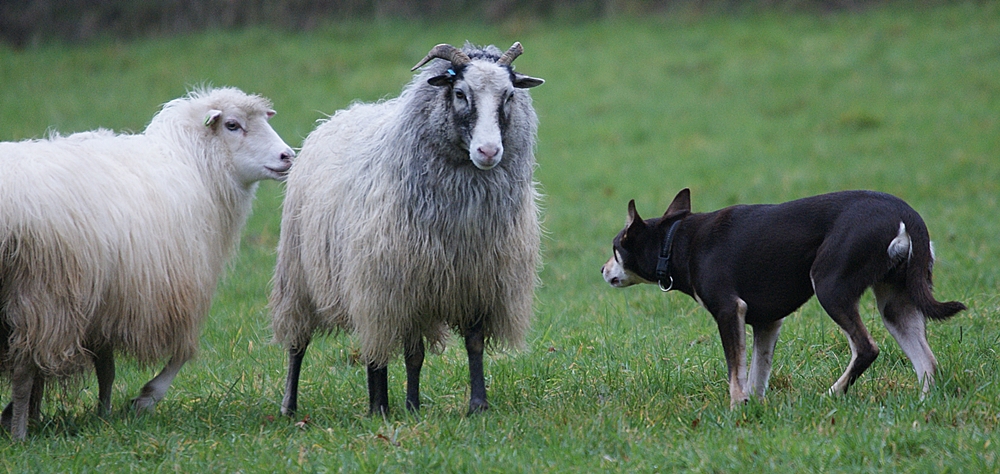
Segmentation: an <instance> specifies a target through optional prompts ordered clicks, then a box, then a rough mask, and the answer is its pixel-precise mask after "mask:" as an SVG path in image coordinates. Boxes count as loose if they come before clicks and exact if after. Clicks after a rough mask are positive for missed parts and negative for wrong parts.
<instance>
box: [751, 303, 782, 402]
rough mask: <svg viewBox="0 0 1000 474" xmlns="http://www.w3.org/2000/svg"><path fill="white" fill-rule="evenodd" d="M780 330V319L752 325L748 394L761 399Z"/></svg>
mask: <svg viewBox="0 0 1000 474" xmlns="http://www.w3.org/2000/svg"><path fill="white" fill-rule="evenodd" d="M780 332H781V320H780V319H779V320H777V321H774V322H771V323H770V324H758V325H756V326H754V327H753V356H752V358H751V359H750V387H749V389H747V392H748V394H753V395H755V396H756V397H757V398H760V399H763V398H764V392H766V391H767V380H768V379H769V378H770V377H771V362H772V361H773V360H774V346H775V344H777V343H778V333H780Z"/></svg>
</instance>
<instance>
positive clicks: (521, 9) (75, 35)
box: [0, 0, 933, 48]
mask: <svg viewBox="0 0 1000 474" xmlns="http://www.w3.org/2000/svg"><path fill="white" fill-rule="evenodd" d="M928 1H933V0H924V1H918V2H916V3H927V2H928ZM876 3H885V1H884V0H883V1H879V0H757V1H752V0H747V1H741V0H425V1H416V0H340V1H322V0H152V1H149V0H0V41H4V42H6V43H8V44H10V45H12V46H14V47H17V48H23V47H27V46H31V45H36V44H39V43H42V42H46V41H53V40H55V41H64V42H70V43H76V42H83V41H89V40H93V39H96V38H102V37H105V38H106V37H111V38H122V39H128V38H134V37H139V36H149V35H170V34H177V33H185V32H189V31H196V30H203V29H206V28H234V27H243V26H253V25H265V26H271V27H275V28H283V29H289V30H292V29H309V28H313V27H315V26H317V25H319V24H322V23H323V22H327V21H331V20H337V19H347V18H354V19H359V18H360V19H368V18H370V19H375V18H411V19H421V20H428V21H435V20H442V19H462V20H468V19H477V18H478V19H480V20H482V21H487V22H493V21H501V20H504V19H508V18H513V17H533V18H540V19H562V20H570V21H579V20H590V19H597V18H602V17H607V16H614V15H622V14H654V13H655V14H667V15H669V14H671V13H676V12H680V11H683V12H688V13H690V12H694V13H712V12H741V11H747V10H755V9H782V10H814V11H817V12H824V11H831V10H843V9H852V10H853V9H863V8H865V7H867V6H869V5H872V4H876Z"/></svg>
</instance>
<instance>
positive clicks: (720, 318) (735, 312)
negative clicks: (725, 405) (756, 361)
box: [713, 298, 747, 408]
mask: <svg viewBox="0 0 1000 474" xmlns="http://www.w3.org/2000/svg"><path fill="white" fill-rule="evenodd" d="M713 314H714V315H715V318H716V322H717V323H718V325H719V336H720V337H721V338H722V350H723V352H724V353H725V356H726V368H727V369H728V371H729V407H730V408H736V407H738V406H740V405H742V404H743V403H746V401H747V390H746V386H747V349H746V347H747V343H746V341H747V333H746V314H747V304H746V302H745V301H743V300H741V299H739V298H736V299H735V301H734V302H733V304H731V306H728V307H725V308H723V309H721V310H719V311H718V312H716V313H713Z"/></svg>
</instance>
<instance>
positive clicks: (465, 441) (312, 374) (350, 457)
mask: <svg viewBox="0 0 1000 474" xmlns="http://www.w3.org/2000/svg"><path fill="white" fill-rule="evenodd" d="M998 13H1000V11H998V7H997V6H996V5H994V4H989V3H981V2H971V3H964V2H959V3H955V4H950V5H944V6H936V7H926V8H925V7H921V8H912V7H910V6H904V5H899V6H894V5H888V6H883V7H879V8H875V9H872V10H869V11H866V12H864V13H849V12H840V13H832V14H827V15H808V14H795V13H765V12H757V13H751V14H744V15H704V16H702V15H697V14H695V13H690V14H685V15H683V16H677V17H670V16H663V17H656V16H654V17H648V18H631V17H620V18H614V19H608V20H602V21H595V22H585V23H568V22H559V21H552V22H540V21H535V20H530V21H529V20H509V21H507V22H505V23H503V24H500V25H483V24H475V23H448V24H444V23H442V24H433V23H420V24H410V23H404V22H397V21H385V22H376V23H361V22H341V23H334V24H330V25H328V26H326V27H323V28H319V29H316V30H313V31H310V32H307V33H302V34H290V33H284V32H273V31H268V30H266V29H246V30H241V31H214V32H207V33H203V34H196V35H190V36H182V37H177V38H163V39H149V40H142V41H136V42H130V43H117V42H106V43H98V44H93V45H88V46H85V47H65V46H41V47H38V48H35V49H30V50H26V51H13V50H10V49H6V47H4V46H0V84H2V87H0V139H2V140H20V139H25V138H31V137H42V136H45V134H46V133H47V132H46V131H47V130H50V129H51V130H55V131H59V132H62V133H70V132H74V131H80V130H86V129H92V128H96V127H105V128H112V129H116V130H133V131H139V130H141V129H142V128H143V127H144V126H145V124H146V123H147V122H148V120H149V118H150V117H151V116H152V114H153V113H154V112H155V111H156V109H157V107H158V106H159V104H162V103H164V102H166V101H168V100H170V99H172V98H174V97H177V96H180V95H182V94H183V93H184V92H185V88H187V87H189V86H191V85H197V84H202V83H211V84H215V85H232V86H237V87H240V88H242V89H244V90H247V91H250V92H255V93H260V94H262V95H265V96H267V97H269V98H271V99H272V100H273V101H274V104H275V108H276V109H277V111H278V115H277V116H276V117H275V118H274V119H273V120H272V124H273V125H274V127H275V129H276V130H277V131H278V132H279V134H281V135H282V137H284V138H285V140H286V141H288V142H289V143H290V144H292V145H293V146H298V145H299V144H300V143H301V140H302V138H303V137H305V135H307V134H308V133H309V131H310V130H312V128H313V127H314V126H315V121H316V120H318V119H322V118H323V117H325V116H326V115H327V114H331V113H333V112H334V111H336V110H337V109H339V108H342V107H345V106H347V105H348V104H350V103H351V102H352V101H355V100H366V101H368V100H379V99H381V98H385V97H391V96H395V95H396V94H398V93H399V90H400V89H401V88H402V86H403V84H404V83H405V82H406V81H408V80H409V78H410V77H411V75H410V72H409V68H410V66H412V65H413V63H415V62H416V61H417V60H418V59H419V58H421V57H423V55H424V54H425V53H426V51H427V50H428V49H429V48H430V47H431V46H433V45H434V44H437V43H440V42H450V43H452V44H460V43H462V42H463V41H465V40H467V39H468V40H471V41H473V42H476V43H495V44H498V45H500V46H501V47H504V46H506V45H509V44H510V43H512V42H513V41H515V40H518V41H521V42H522V43H523V44H524V46H525V49H526V53H525V54H524V56H522V57H521V58H519V59H518V60H517V67H518V70H520V71H524V72H525V73H528V74H531V75H535V76H538V77H542V78H545V79H546V81H547V82H546V83H545V85H544V86H542V87H540V88H537V89H534V90H533V91H532V95H533V97H534V100H535V105H536V108H537V110H538V114H539V117H540V120H541V125H540V130H539V141H538V153H537V156H538V160H539V167H538V170H537V174H536V177H537V179H538V180H539V181H540V182H541V185H542V188H543V190H544V192H545V194H546V196H545V199H544V209H545V212H544V214H545V228H546V237H545V240H544V260H545V266H544V269H543V271H542V275H541V276H542V281H543V284H542V286H541V287H540V288H539V290H538V293H537V298H536V302H537V304H536V315H535V321H534V325H533V330H532V332H531V333H530V335H529V339H528V343H527V348H526V349H525V350H524V351H522V352H514V353H498V354H491V355H490V357H489V358H488V360H487V361H486V365H487V367H486V372H487V384H488V390H489V396H490V402H491V410H490V411H489V412H488V413H485V414H483V415H480V416H473V417H466V416H465V409H466V405H467V399H468V394H467V391H468V389H467V384H468V382H467V380H468V375H467V368H466V359H465V355H464V353H463V351H462V350H461V349H460V346H461V344H454V343H453V344H451V345H450V346H449V347H448V348H447V349H446V350H445V351H444V353H442V354H440V355H429V357H428V358H427V361H426V368H425V370H424V372H423V374H424V379H423V382H422V387H421V388H422V389H423V393H422V397H423V400H422V403H423V407H424V408H423V410H422V412H421V413H420V414H419V415H411V414H408V413H406V412H405V411H404V410H403V409H402V400H403V380H404V379H405V376H404V375H405V374H404V371H403V368H402V364H401V363H399V362H398V361H397V362H396V363H395V364H393V365H392V366H390V384H391V388H390V402H391V404H392V408H393V411H392V412H391V413H390V414H389V416H388V417H387V418H385V419H382V418H369V417H367V416H365V412H366V409H367V399H366V396H367V393H366V391H365V373H364V369H363V367H359V366H357V365H356V364H353V363H352V355H351V354H352V353H353V351H354V350H355V349H356V346H355V344H354V341H353V340H352V339H351V338H350V337H349V336H345V335H337V336H331V337H326V338H319V339H317V340H316V341H315V342H314V343H313V344H312V345H311V346H310V349H309V353H308V354H307V356H306V362H305V367H304V371H303V375H302V385H301V387H300V397H301V398H300V414H299V416H297V417H296V418H295V419H285V418H283V417H281V416H280V415H279V414H278V408H279V404H280V399H281V395H282V390H283V384H284V376H285V372H284V371H285V363H286V360H285V354H284V353H283V351H282V350H281V349H280V348H279V347H276V346H275V345H273V344H271V343H270V338H271V335H270V332H269V329H268V312H267V294H268V292H269V279H270V277H271V271H272V268H273V265H274V247H275V245H276V243H277V238H278V235H279V222H280V210H281V199H282V193H283V188H282V185H281V184H278V183H265V184H264V185H262V186H261V188H260V190H259V193H258V199H257V202H256V203H255V208H254V209H255V210H254V215H253V216H252V217H251V219H250V221H249V223H248V224H247V227H246V229H245V232H244V236H243V240H242V244H241V246H240V249H239V253H238V254H237V255H236V256H235V257H234V258H233V261H232V263H231V265H230V269H229V271H228V273H227V276H226V277H225V279H224V280H223V281H222V283H221V284H220V286H219V289H218V294H217V297H216V300H215V302H214V305H213V308H212V313H211V315H210V317H209V320H208V322H207V323H206V325H205V327H204V330H203V336H202V346H201V347H202V350H201V354H200V357H199V358H198V359H196V360H195V361H192V362H191V363H190V364H188V366H186V367H185V368H184V370H183V371H182V372H181V374H180V376H179V377H178V378H177V379H176V380H175V382H174V385H173V387H172V388H171V390H170V391H169V392H168V394H167V397H166V399H165V400H163V401H162V402H161V403H160V404H159V406H158V407H157V409H156V411H155V412H154V413H152V414H149V415H146V416H138V417H136V416H133V415H131V414H129V413H128V412H127V410H125V406H126V405H127V402H128V400H129V399H130V398H131V397H133V396H134V395H135V393H136V392H137V390H138V389H139V387H141V385H142V384H143V383H144V382H145V381H147V380H148V379H149V378H151V377H152V376H153V375H154V374H155V371H156V369H157V368H155V367H154V368H141V367H136V366H135V365H134V364H131V363H129V362H127V361H123V363H122V364H120V367H119V371H118V372H119V378H118V380H117V381H116V384H115V393H114V399H113V403H114V406H115V411H114V413H113V414H112V415H111V416H109V417H107V418H106V419H101V418H98V417H97V416H96V414H95V413H94V406H95V405H96V381H95V380H94V377H93V375H91V374H87V375H86V377H84V378H83V379H82V381H81V382H79V383H75V384H74V383H70V384H66V385H65V386H63V387H58V388H54V389H53V390H50V392H49V396H48V397H47V399H46V401H45V404H44V408H43V410H44V416H43V420H42V423H40V424H39V425H37V426H32V427H31V430H30V434H29V439H28V441H27V442H25V443H20V444H13V443H8V442H2V440H0V468H2V469H3V470H7V471H27V470H32V471H36V470H48V471H73V472H86V471H109V470H114V471H126V470H130V471H132V470H135V471H139V470H142V471H147V470H149V471H170V470H174V471H186V472H191V471H199V470H213V471H261V472H264V471H268V472H274V471H335V470H344V471H384V470H400V471H427V470H441V471H484V472H500V471H502V472H538V471H560V472H561V471H596V470H609V471H610V470H623V471H674V470H694V471H736V470H747V469H749V470H753V471H763V470H780V471H812V472H827V471H848V472H869V471H886V470H888V471H922V472H923V471H959V470H961V471H967V470H968V471H985V472H993V471H997V470H998V459H997V455H996V454H995V453H996V446H997V445H998V443H1000V439H998V435H997V427H998V424H1000V402H998V400H1000V378H998V374H1000V367H998V365H1000V357H998V355H997V347H998V341H1000V329H998V327H1000V325H998V322H1000V315H998V313H1000V298H998V296H997V288H998V271H997V266H996V262H997V261H998V260H1000V244H998V242H997V239H996V235H997V234H998V233H1000V223H998V221H997V219H996V216H997V215H998V203H997V201H998V196H1000V189H998V188H1000V162H998V160H997V159H996V153H997V152H996V151H997V150H1000V122H998V119H997V110H1000V54H998V53H1000V42H998V40H997V38H1000V15H998ZM0 172H2V170H0ZM682 187H690V188H691V189H692V192H693V200H694V208H695V211H708V210H713V209H716V208H719V207H722V206H726V205H730V204H735V203H756V202H781V201H786V200H790V199H794V198H799V197H803V196H807V195H812V194H818V193H822V192H829V191H835V190H841V189H852V188H867V189H876V190H881V191H886V192H890V193H893V194H896V195H898V196H900V197H902V198H903V199H905V200H907V201H908V202H909V203H910V204H911V205H913V207H914V208H916V209H917V210H918V211H919V212H920V213H921V214H922V215H923V216H924V218H925V220H926V221H927V224H928V227H929V229H930V232H931V236H932V237H933V238H934V240H935V243H936V247H935V248H936V251H937V256H938V262H937V264H936V266H935V270H936V272H935V273H936V275H935V277H936V279H935V283H936V294H937V296H938V297H939V299H948V300H950V299H958V300H961V301H963V302H965V303H966V304H967V305H968V306H969V308H970V309H969V310H968V311H966V312H964V313H962V314H960V315H958V316H956V317H955V318H954V319H952V320H950V321H947V322H943V323H933V324H931V325H930V326H929V328H928V333H929V339H930V343H931V346H932V348H933V349H934V351H935V354H936V355H937V357H938V360H939V362H940V365H941V370H940V373H939V375H938V385H937V387H936V389H935V390H934V391H933V392H932V393H931V394H930V395H929V396H928V397H927V398H926V399H924V400H921V399H920V397H919V394H918V393H919V388H918V385H917V381H916V377H915V375H914V374H913V370H912V368H911V367H910V364H909V361H908V360H907V359H906V357H905V355H903V353H902V351H901V350H900V349H899V347H898V346H897V345H896V344H895V342H894V341H893V340H892V338H891V336H889V334H888V333H887V331H886V330H885V329H884V328H882V326H881V324H880V322H879V321H878V317H877V311H876V309H875V307H874V302H873V300H872V299H871V298H870V296H869V297H866V298H864V299H863V300H862V313H863V314H864V319H865V321H866V324H867V325H868V326H869V329H870V330H871V332H872V334H873V337H874V338H875V341H876V342H877V343H878V344H879V346H880V347H881V348H882V353H881V355H880V357H879V359H878V360H877V361H876V362H875V363H874V365H873V366H872V367H871V368H870V369H869V370H868V372H866V374H865V375H864V376H863V377H862V378H861V379H860V380H859V381H858V383H857V384H856V385H855V386H854V387H853V388H852V389H851V392H850V393H849V394H848V395H847V396H845V397H827V396H825V395H823V393H824V392H825V391H826V389H827V388H828V387H829V385H830V384H831V383H832V382H833V381H834V380H835V379H836V378H837V377H838V376H839V375H840V373H841V372H842V371H843V368H844V367H845V366H846V364H847V361H848V359H849V357H850V349H849V347H848V346H847V342H846V340H845V338H844V337H843V335H842V334H841V333H840V331H839V329H838V328H837V327H836V325H835V324H834V323H833V322H832V321H831V320H830V319H829V318H828V317H827V316H826V315H825V313H823V311H822V309H821V308H820V307H819V305H818V304H816V303H815V301H811V302H809V303H807V304H806V305H804V306H803V307H802V308H801V309H800V310H799V311H797V312H796V313H795V314H794V315H792V316H790V317H789V318H788V319H787V321H786V323H785V324H784V326H783V331H782V335H781V338H780V341H779V346H778V349H777V352H776V355H775V359H774V373H773V375H772V379H771V387H770V390H769V393H768V396H767V398H766V399H765V400H763V401H752V402H751V403H750V404H748V405H747V406H745V407H743V408H740V409H737V410H729V408H728V390H727V386H726V380H725V379H726V376H725V363H724V361H723V359H722V350H721V346H720V344H719V342H718V336H717V330H716V328H715V325H714V324H713V322H712V319H711V317H710V316H709V315H708V313H706V312H705V311H704V310H703V309H701V308H699V307H698V306H697V304H696V303H694V302H693V301H690V299H688V298H686V297H685V296H683V295H681V294H676V293H671V294H667V295H664V294H662V293H661V292H660V291H658V290H657V289H655V288H654V287H644V288H639V287H637V288H630V289H626V290H613V289H611V288H609V287H607V286H606V285H605V284H604V282H603V281H602V279H601V278H600V276H599V273H598V269H599V267H600V265H601V264H602V263H603V262H604V261H605V260H606V259H607V257H608V256H609V253H610V248H609V247H610V240H611V238H612V237H613V235H614V234H615V233H616V232H617V231H618V230H619V229H620V226H621V225H622V223H623V222H624V218H625V203H626V202H627V201H628V200H629V199H630V198H634V199H636V202H637V205H638V208H639V211H640V213H642V214H643V215H650V216H651V215H656V213H658V212H662V210H663V209H665V207H666V205H667V204H668V203H669V200H670V198H671V197H672V196H673V195H674V194H675V193H676V192H677V191H678V190H679V189H681V188H682ZM0 205H10V204H9V203H0ZM0 388H2V389H3V391H0V400H7V399H8V398H9V384H6V383H4V384H2V385H0Z"/></svg>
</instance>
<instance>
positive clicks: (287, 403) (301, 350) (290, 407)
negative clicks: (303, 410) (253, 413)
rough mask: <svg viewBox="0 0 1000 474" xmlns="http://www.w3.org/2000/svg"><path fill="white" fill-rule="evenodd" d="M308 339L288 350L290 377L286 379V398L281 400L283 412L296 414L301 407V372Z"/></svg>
mask: <svg viewBox="0 0 1000 474" xmlns="http://www.w3.org/2000/svg"><path fill="white" fill-rule="evenodd" d="M307 347H309V342H308V341H307V342H306V343H305V344H303V345H302V347H298V348H295V347H293V348H291V349H289V350H288V378H286V379H285V398H283V399H282V400H281V414H282V415H285V416H295V411H296V410H298V409H299V374H301V373H302V359H303V358H305V356H306V348H307Z"/></svg>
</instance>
